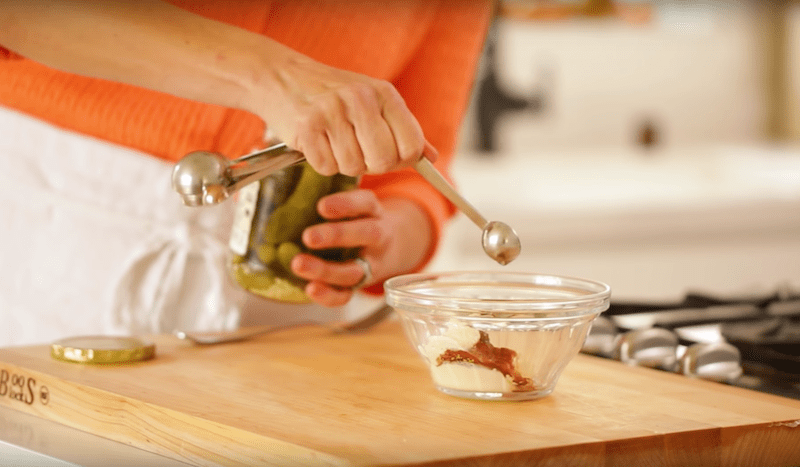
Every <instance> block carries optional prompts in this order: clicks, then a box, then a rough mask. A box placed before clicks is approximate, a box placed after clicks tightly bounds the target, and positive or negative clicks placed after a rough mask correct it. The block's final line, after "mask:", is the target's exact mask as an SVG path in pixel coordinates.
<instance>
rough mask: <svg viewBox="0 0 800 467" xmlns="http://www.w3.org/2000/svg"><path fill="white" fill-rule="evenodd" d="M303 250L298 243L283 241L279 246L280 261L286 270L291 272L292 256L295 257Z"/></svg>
mask: <svg viewBox="0 0 800 467" xmlns="http://www.w3.org/2000/svg"><path fill="white" fill-rule="evenodd" d="M301 251H302V250H301V249H300V247H299V246H297V244H296V243H292V242H283V243H281V244H280V245H279V246H278V253H277V256H278V262H279V263H280V264H281V266H283V268H284V269H286V271H288V272H291V270H292V266H291V265H292V258H294V257H295V255H297V254H298V253H300V252H301Z"/></svg>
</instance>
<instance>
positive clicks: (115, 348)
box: [50, 336, 156, 364]
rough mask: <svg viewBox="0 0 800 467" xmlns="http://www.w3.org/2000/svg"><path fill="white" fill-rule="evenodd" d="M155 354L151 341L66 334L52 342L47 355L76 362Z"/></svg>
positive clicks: (135, 359) (131, 359)
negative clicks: (66, 335)
mask: <svg viewBox="0 0 800 467" xmlns="http://www.w3.org/2000/svg"><path fill="white" fill-rule="evenodd" d="M155 354H156V346H155V344H153V343H152V342H148V341H145V340H143V339H140V338H138V337H121V336H80V337H70V338H67V339H61V340H59V341H56V342H53V344H52V345H51V346H50V355H51V356H52V357H53V358H55V359H56V360H63V361H65V362H77V363H93V364H106V363H129V362H138V361H142V360H149V359H151V358H153V357H154V356H155Z"/></svg>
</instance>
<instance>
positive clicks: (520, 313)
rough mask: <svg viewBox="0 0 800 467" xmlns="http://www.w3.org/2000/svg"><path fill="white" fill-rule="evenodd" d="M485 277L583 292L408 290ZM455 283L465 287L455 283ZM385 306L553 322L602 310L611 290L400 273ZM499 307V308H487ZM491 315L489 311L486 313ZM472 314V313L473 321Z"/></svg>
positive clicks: (587, 284)
mask: <svg viewBox="0 0 800 467" xmlns="http://www.w3.org/2000/svg"><path fill="white" fill-rule="evenodd" d="M480 276H491V277H494V278H496V279H500V280H501V281H502V282H513V283H515V284H523V285H530V286H532V287H537V286H548V287H550V288H554V289H558V288H559V287H562V288H565V289H566V287H567V286H571V287H572V290H577V291H585V292H586V293H584V294H576V295H575V296H571V297H543V298H540V299H532V298H530V297H523V298H494V299H486V298H469V297H454V296H452V295H448V294H446V293H419V292H416V291H414V290H408V287H412V286H414V285H422V284H425V283H433V282H437V281H441V280H442V279H443V280H445V281H448V280H454V279H457V278H459V277H465V278H469V277H472V278H473V279H472V280H473V281H474V280H475V278H476V277H480ZM461 282H468V280H467V281H463V280H462V281H461ZM384 291H385V294H386V301H387V303H388V304H389V305H390V306H392V307H393V308H395V309H399V310H398V311H412V312H416V313H423V314H431V315H447V316H464V317H467V316H472V317H474V318H509V317H512V316H513V317H514V318H517V319H522V320H531V319H548V318H550V319H559V318H566V317H578V316H585V315H589V314H599V313H600V312H602V311H605V310H606V309H608V306H609V304H610V296H611V287H610V286H609V285H608V284H605V283H603V282H599V281H595V280H590V279H583V278H580V277H573V276H566V275H559V274H544V273H531V272H513V271H446V272H428V273H412V274H403V275H398V276H395V277H392V278H390V279H387V280H386V281H385V282H384ZM493 308H499V309H493ZM488 310H491V311H488ZM475 313H478V315H477V316H476V315H475Z"/></svg>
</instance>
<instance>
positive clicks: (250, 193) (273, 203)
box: [229, 162, 359, 303]
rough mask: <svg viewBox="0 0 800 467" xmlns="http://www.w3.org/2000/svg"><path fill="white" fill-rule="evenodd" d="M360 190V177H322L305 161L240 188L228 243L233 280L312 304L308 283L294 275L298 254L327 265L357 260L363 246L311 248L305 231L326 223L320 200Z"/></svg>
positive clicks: (282, 298)
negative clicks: (307, 292) (294, 265)
mask: <svg viewBox="0 0 800 467" xmlns="http://www.w3.org/2000/svg"><path fill="white" fill-rule="evenodd" d="M357 186H358V180H357V179H356V178H355V177H349V176H346V175H342V174H336V175H333V176H330V177H328V176H324V175H320V174H319V173H317V172H316V171H315V170H314V169H312V168H311V166H310V165H308V163H306V162H303V163H301V164H297V165H294V166H291V167H287V168H286V169H283V170H280V171H277V172H275V173H272V174H270V175H269V176H267V177H265V178H263V179H261V180H258V181H256V182H253V183H251V184H250V185H247V186H246V187H244V188H242V189H241V190H239V192H238V199H237V201H236V213H235V216H234V223H233V229H232V230H231V237H230V242H229V247H230V251H231V260H230V271H231V276H232V278H233V279H234V281H235V282H236V283H238V284H239V285H240V286H241V287H243V288H244V289H246V290H248V291H250V292H251V293H254V294H256V295H259V296H262V297H266V298H269V299H272V300H277V301H281V302H289V303H308V302H310V301H311V300H310V299H309V297H308V296H307V295H306V293H305V291H304V288H305V285H306V281H305V280H304V279H302V278H300V277H297V276H295V275H294V274H293V273H292V272H291V269H290V266H289V265H290V264H291V261H292V258H294V257H295V256H296V255H297V254H299V253H308V254H312V255H315V256H318V257H320V258H323V259H325V260H328V261H349V260H353V259H355V258H356V257H357V256H358V252H359V249H358V248H332V249H326V250H310V249H308V248H307V247H306V246H305V245H304V244H303V242H302V240H301V236H302V234H303V231H304V230H305V229H306V227H308V226H311V225H314V224H319V223H321V222H323V221H324V219H323V218H322V217H321V216H320V215H319V213H318V212H317V202H318V201H319V199H320V198H322V197H324V196H327V195H329V194H332V193H337V192H340V191H344V190H352V189H355V188H356V187H357Z"/></svg>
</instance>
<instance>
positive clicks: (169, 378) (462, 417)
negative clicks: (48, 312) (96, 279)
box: [0, 322, 800, 467]
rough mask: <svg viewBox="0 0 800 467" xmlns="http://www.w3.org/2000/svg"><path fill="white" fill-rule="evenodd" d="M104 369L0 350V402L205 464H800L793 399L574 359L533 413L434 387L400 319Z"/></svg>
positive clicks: (532, 405)
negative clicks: (359, 330)
mask: <svg viewBox="0 0 800 467" xmlns="http://www.w3.org/2000/svg"><path fill="white" fill-rule="evenodd" d="M154 340H155V341H156V345H157V356H156V358H155V359H154V360H151V361H148V362H142V363H138V364H131V365H125V366H109V367H97V366H86V365H82V364H75V363H65V362H59V361H56V360H53V359H51V358H50V356H49V347H47V346H35V347H20V348H9V349H0V394H1V395H2V396H0V405H4V406H8V407H10V408H12V409H17V410H20V411H23V412H26V413H29V414H33V415H36V416H38V417H42V418H45V419H50V420H53V421H56V422H60V423H62V424H64V425H68V426H72V427H75V428H78V429H81V430H84V431H87V432H90V433H94V434H98V435H101V436H104V437H107V438H110V439H113V440H117V441H121V442H124V443H128V444H130V445H133V446H136V447H139V448H141V449H145V450H148V451H152V452H155V453H159V454H161V455H164V456H167V457H171V458H174V459H177V460H181V461H183V462H188V463H192V464H201V465H217V464H222V465H270V464H271V465H300V464H304V465H458V466H464V465H498V466H499V465H507V466H518V465H547V466H568V465H580V466H616V465H620V466H631V465H636V466H647V465H653V466H656V465H658V466H682V467H683V466H690V465H703V466H736V467H745V466H758V467H763V466H772V467H780V466H797V465H800V401H796V400H792V399H784V398H780V397H777V396H771V395H767V394H762V393H757V392H752V391H748V390H744V389H740V388H736V387H731V386H726V385H721V384H716V383H711V382H705V381H698V380H692V379H689V378H686V377H683V376H679V375H673V374H668V373H665V372H660V371H656V370H649V369H644V368H631V367H626V366H624V365H622V364H620V363H617V362H614V361H610V360H604V359H600V358H596V357H590V356H586V355H579V356H578V357H576V358H575V359H574V360H573V361H572V362H571V363H570V364H569V366H568V367H567V369H566V371H565V372H564V374H563V375H562V377H561V380H560V381H559V383H558V386H557V387H556V389H555V391H554V393H553V394H551V395H550V396H548V397H546V398H543V399H540V400H536V401H527V402H487V401H472V400H464V399H458V398H455V397H451V396H447V395H444V394H441V393H439V392H438V391H436V390H435V389H434V387H433V385H432V383H431V379H430V377H429V376H428V373H427V369H426V367H425V366H424V365H423V363H422V361H421V359H420V358H419V357H418V356H417V354H416V353H415V352H414V351H413V349H412V348H411V346H410V344H409V343H408V342H407V341H406V339H405V336H404V335H403V334H402V330H401V328H400V326H399V324H398V323H397V322H387V323H384V324H382V325H380V326H378V327H377V328H375V329H373V330H371V331H370V332H369V333H366V334H360V335H350V336H343V335H331V334H330V333H329V332H327V331H325V330H324V329H321V328H311V327H309V328H301V329H294V330H289V331H285V332H281V333H278V334H272V335H268V336H263V337H262V338H259V339H256V340H253V341H249V342H243V343H238V344H232V345H225V346H218V347H196V346H192V345H190V344H187V343H184V342H182V341H179V340H178V339H176V338H174V337H172V336H155V337H154Z"/></svg>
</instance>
